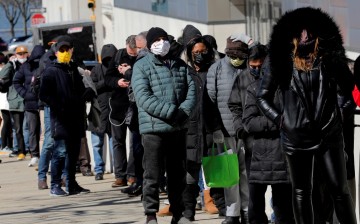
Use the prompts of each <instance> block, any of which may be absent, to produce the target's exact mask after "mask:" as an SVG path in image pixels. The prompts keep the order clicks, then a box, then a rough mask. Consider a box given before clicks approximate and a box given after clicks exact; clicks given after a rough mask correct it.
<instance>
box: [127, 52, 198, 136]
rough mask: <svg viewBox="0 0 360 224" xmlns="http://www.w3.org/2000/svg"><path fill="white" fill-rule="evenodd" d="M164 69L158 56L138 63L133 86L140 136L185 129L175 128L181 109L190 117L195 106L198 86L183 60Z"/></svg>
mask: <svg viewBox="0 0 360 224" xmlns="http://www.w3.org/2000/svg"><path fill="white" fill-rule="evenodd" d="M167 62H168V63H167V65H164V64H163V63H162V62H161V61H160V60H159V59H157V58H156V57H155V55H154V54H152V53H148V54H147V55H146V56H144V57H143V58H141V59H140V60H138V61H137V62H136V63H135V65H134V69H133V75H132V79H131V85H132V88H133V90H134V94H135V100H136V105H137V106H138V109H139V125H140V133H141V134H146V133H164V132H173V131H178V130H182V129H184V128H185V127H184V124H178V123H177V124H174V125H172V124H173V120H174V117H175V116H176V114H177V113H178V111H179V109H181V110H182V111H183V112H185V113H186V114H187V115H189V114H190V112H191V110H192V109H193V108H194V106H195V85H194V82H193V80H192V78H191V77H190V76H189V75H188V74H187V65H186V64H185V62H184V61H182V60H181V59H178V58H175V59H169V60H167Z"/></svg>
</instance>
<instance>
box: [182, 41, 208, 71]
mask: <svg viewBox="0 0 360 224" xmlns="http://www.w3.org/2000/svg"><path fill="white" fill-rule="evenodd" d="M198 43H203V44H204V45H205V46H206V48H207V52H208V55H209V58H208V61H207V63H206V64H209V67H210V65H211V64H212V63H213V62H214V60H215V53H214V49H213V48H212V46H211V44H210V43H209V42H208V41H206V39H205V38H204V37H202V36H200V37H197V38H194V39H192V40H191V41H190V42H189V43H188V44H187V45H186V56H187V59H188V61H189V62H190V64H191V66H192V67H194V65H195V64H194V59H193V55H192V49H193V48H194V46H195V44H198Z"/></svg>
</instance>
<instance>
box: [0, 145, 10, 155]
mask: <svg viewBox="0 0 360 224" xmlns="http://www.w3.org/2000/svg"><path fill="white" fill-rule="evenodd" d="M1 152H2V153H3V154H5V155H9V154H11V153H12V152H13V150H11V149H10V148H9V147H7V146H6V147H5V148H3V149H2V150H1Z"/></svg>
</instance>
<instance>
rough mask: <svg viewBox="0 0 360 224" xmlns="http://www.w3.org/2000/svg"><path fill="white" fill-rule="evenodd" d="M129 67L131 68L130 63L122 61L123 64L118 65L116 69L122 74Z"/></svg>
mask: <svg viewBox="0 0 360 224" xmlns="http://www.w3.org/2000/svg"><path fill="white" fill-rule="evenodd" d="M130 68H131V66H130V65H128V64H126V63H124V64H121V65H119V67H118V71H119V72H120V74H123V75H124V74H125V72H126V71H127V70H128V69H130Z"/></svg>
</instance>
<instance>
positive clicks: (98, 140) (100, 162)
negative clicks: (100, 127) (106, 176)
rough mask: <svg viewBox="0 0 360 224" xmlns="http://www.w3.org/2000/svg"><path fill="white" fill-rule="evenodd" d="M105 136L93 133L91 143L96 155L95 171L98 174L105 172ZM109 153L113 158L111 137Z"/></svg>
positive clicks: (110, 139)
mask: <svg viewBox="0 0 360 224" xmlns="http://www.w3.org/2000/svg"><path fill="white" fill-rule="evenodd" d="M104 138H105V134H99V133H96V132H91V143H92V147H93V154H94V162H95V166H94V171H95V173H96V174H98V173H104V172H105V161H104V159H103V147H104ZM109 151H110V154H111V158H113V156H112V155H113V148H112V138H111V136H109Z"/></svg>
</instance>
